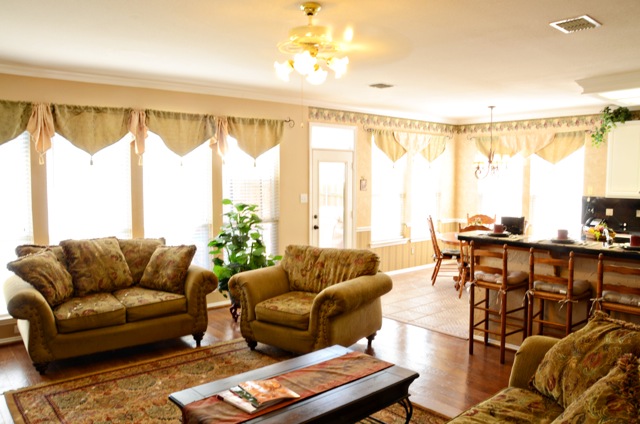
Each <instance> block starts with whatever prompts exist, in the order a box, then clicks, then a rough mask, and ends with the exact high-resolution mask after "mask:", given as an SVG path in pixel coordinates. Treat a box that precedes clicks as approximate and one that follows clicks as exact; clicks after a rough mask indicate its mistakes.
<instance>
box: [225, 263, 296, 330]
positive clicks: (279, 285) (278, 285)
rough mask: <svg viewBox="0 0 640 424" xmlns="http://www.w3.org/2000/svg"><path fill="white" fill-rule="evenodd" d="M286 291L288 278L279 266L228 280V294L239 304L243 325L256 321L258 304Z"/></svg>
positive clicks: (242, 273)
mask: <svg viewBox="0 0 640 424" xmlns="http://www.w3.org/2000/svg"><path fill="white" fill-rule="evenodd" d="M288 291H289V277H288V276H287V273H286V272H285V271H284V269H283V268H282V266H280V264H277V265H273V266H268V267H265V268H259V269H254V270H251V271H244V272H240V273H238V274H236V275H234V276H233V277H231V279H230V280H229V293H230V294H231V297H232V298H233V299H234V301H237V302H240V308H241V312H242V321H244V322H245V323H248V322H250V321H253V320H255V319H256V316H255V306H256V305H257V304H258V303H260V302H262V301H263V300H267V299H270V298H272V297H275V296H279V295H281V294H284V293H287V292H288Z"/></svg>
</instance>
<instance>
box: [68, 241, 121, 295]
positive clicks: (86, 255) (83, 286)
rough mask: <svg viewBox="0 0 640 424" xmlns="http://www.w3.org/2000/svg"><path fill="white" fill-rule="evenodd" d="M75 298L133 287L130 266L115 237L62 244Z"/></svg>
mask: <svg viewBox="0 0 640 424" xmlns="http://www.w3.org/2000/svg"><path fill="white" fill-rule="evenodd" d="M60 245H61V246H62V249H64V255H65V257H66V258H67V267H68V269H69V272H70V273H71V276H72V277H73V286H74V288H75V292H76V296H86V295H88V294H91V293H98V292H112V291H114V290H118V289H123V288H125V287H129V286H130V285H131V284H133V279H132V278H131V272H130V271H129V265H127V261H126V260H125V258H124V255H123V254H122V250H120V244H119V243H118V239H117V238H115V237H106V238H98V239H90V240H63V241H61V242H60Z"/></svg>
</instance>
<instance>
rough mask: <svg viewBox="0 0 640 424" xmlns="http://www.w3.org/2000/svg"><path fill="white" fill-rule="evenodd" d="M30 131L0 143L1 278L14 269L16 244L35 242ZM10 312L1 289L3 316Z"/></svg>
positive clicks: (7, 275)
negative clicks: (10, 265) (0, 204)
mask: <svg viewBox="0 0 640 424" xmlns="http://www.w3.org/2000/svg"><path fill="white" fill-rule="evenodd" d="M29 160H30V158H29V134H28V133H27V132H25V133H23V134H22V135H20V136H19V137H17V138H15V139H14V140H11V141H8V142H6V143H4V144H0V198H1V199H5V201H6V203H5V205H4V207H3V208H2V212H1V213H2V218H1V219H0V262H1V263H2V264H3V266H1V267H0V281H2V282H3V283H4V281H5V280H6V279H7V278H9V276H10V275H11V272H10V271H9V270H8V269H7V267H6V266H5V265H6V264H7V263H8V262H11V261H12V260H14V259H15V258H16V254H15V248H16V246H18V245H20V244H31V243H33V222H32V217H31V171H30V166H29ZM6 314H7V304H6V302H5V301H4V291H3V290H0V316H3V315H6Z"/></svg>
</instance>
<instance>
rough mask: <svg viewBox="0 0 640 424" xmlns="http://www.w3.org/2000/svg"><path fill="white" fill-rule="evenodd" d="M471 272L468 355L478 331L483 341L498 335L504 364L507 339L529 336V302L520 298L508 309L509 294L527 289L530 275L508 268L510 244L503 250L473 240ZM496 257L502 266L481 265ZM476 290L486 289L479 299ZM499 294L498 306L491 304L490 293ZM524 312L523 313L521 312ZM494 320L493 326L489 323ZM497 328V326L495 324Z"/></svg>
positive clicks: (486, 342) (495, 260)
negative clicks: (477, 318)
mask: <svg viewBox="0 0 640 424" xmlns="http://www.w3.org/2000/svg"><path fill="white" fill-rule="evenodd" d="M470 247H471V252H470V264H469V267H470V273H471V276H470V277H471V290H470V292H469V305H470V308H469V310H470V315H469V355H473V336H474V333H475V331H480V332H482V333H483V334H484V344H485V345H486V344H488V343H489V334H491V335H494V336H497V337H498V339H499V341H500V363H501V364H504V358H505V346H506V339H507V337H508V336H510V335H512V334H516V333H519V332H522V338H523V340H524V339H525V338H526V336H527V321H526V318H527V307H528V305H527V302H524V305H523V304H522V302H521V301H520V299H518V305H519V306H517V307H515V308H512V309H508V305H507V300H508V298H509V296H508V295H509V293H511V292H513V291H515V290H518V289H524V290H526V288H527V285H528V275H527V273H526V272H522V271H509V270H508V252H507V245H506V244H505V245H504V246H502V249H501V250H500V251H495V250H486V249H477V248H476V247H475V246H474V242H473V241H472V242H471V243H470ZM491 260H493V261H494V262H498V261H500V262H501V266H500V267H498V266H494V265H490V264H482V263H481V261H484V262H485V263H486V262H488V261H491ZM476 289H481V290H484V298H482V299H480V300H478V301H477V300H476V296H475V292H476ZM492 291H494V292H496V295H497V302H496V305H495V307H494V306H493V305H491V302H490V293H491V292H492ZM476 311H482V313H483V319H481V320H480V321H478V322H476V321H475V315H476V314H475V312H476ZM520 311H522V314H518V313H519V312H520ZM518 315H522V316H521V317H520V316H518ZM491 323H493V324H494V325H493V326H490V324H491ZM496 326H497V327H498V328H497V329H496V328H495V327H496Z"/></svg>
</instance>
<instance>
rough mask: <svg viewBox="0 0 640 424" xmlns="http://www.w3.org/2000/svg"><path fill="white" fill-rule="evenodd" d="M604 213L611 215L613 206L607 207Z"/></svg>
mask: <svg viewBox="0 0 640 424" xmlns="http://www.w3.org/2000/svg"><path fill="white" fill-rule="evenodd" d="M604 214H605V215H607V216H613V208H607V209H606V210H605V212H604Z"/></svg>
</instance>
